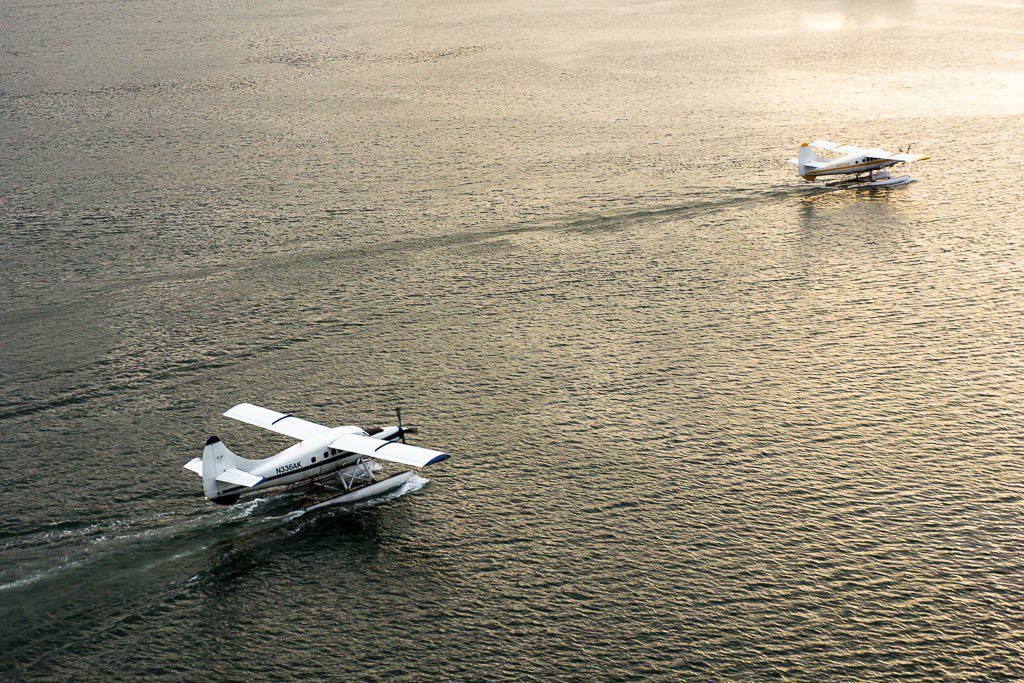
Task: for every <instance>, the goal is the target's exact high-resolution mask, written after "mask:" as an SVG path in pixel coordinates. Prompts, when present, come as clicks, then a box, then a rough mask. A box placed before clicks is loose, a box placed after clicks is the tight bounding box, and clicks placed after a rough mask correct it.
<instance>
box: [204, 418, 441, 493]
mask: <svg viewBox="0 0 1024 683" xmlns="http://www.w3.org/2000/svg"><path fill="white" fill-rule="evenodd" d="M397 412H398V425H396V426H394V427H378V428H376V429H371V430H369V431H364V430H363V429H362V428H360V427H333V428H332V427H324V426H323V425H318V424H316V423H315V422H309V421H307V420H302V419H300V418H297V417H294V416H293V415H288V414H285V413H278V412H276V411H273V410H268V409H267V408H261V407H259V406H254V405H252V404H251V403H239V404H238V405H237V406H235V407H233V408H231V409H230V410H228V411H227V412H226V413H224V416H225V417H230V418H233V419H235V420H239V421H240V422H245V423H246V424H251V425H255V426H257V427H263V428H264V429H269V430H270V431H272V432H277V433H278V434H284V435H285V436H290V437H292V438H293V439H299V443H297V444H295V445H294V446H291V447H290V448H286V449H285V450H283V451H281V452H280V453H278V454H277V455H272V456H270V457H269V458H264V459H262V460H246V459H245V458H242V457H240V456H238V455H235V454H234V453H232V452H231V451H230V450H229V449H228V447H227V446H225V445H224V442H223V441H221V440H220V439H218V438H217V437H216V436H211V437H210V438H209V439H207V440H206V448H204V449H203V457H202V458H193V459H192V460H190V461H189V462H188V463H186V464H185V469H187V470H191V471H192V472H195V473H196V474H198V475H199V476H201V477H202V478H203V491H204V492H205V493H206V497H207V498H209V499H210V500H211V501H213V502H214V503H219V504H221V505H233V504H234V503H236V502H237V501H238V499H239V497H240V496H241V495H242V494H245V493H252V492H254V491H262V490H264V489H268V488H274V487H278V486H291V487H296V488H299V487H302V488H306V487H312V488H322V489H323V490H325V491H328V492H330V493H331V494H332V495H331V496H330V497H329V498H327V499H325V500H321V501H319V502H318V503H316V504H314V505H310V506H309V507H307V508H306V510H307V511H309V510H315V509H319V508H321V507H327V506H329V505H341V504H346V503H353V502H355V501H358V500H363V499H365V498H371V497H373V496H378V495H381V494H383V493H386V492H388V491H391V490H393V489H396V488H398V487H399V486H401V485H402V484H404V483H406V482H407V481H409V480H410V479H411V478H412V477H413V476H414V473H413V472H411V471H408V470H407V471H405V472H399V473H398V474H393V475H391V476H390V477H386V478H382V479H378V478H377V472H379V471H380V470H381V466H380V464H379V463H377V462H374V461H375V460H386V461H388V462H397V463H401V464H403V465H411V466H413V467H426V466H428V465H433V464H434V463H437V462H441V461H442V460H447V459H448V457H449V455H448V453H443V452H441V451H433V450H430V449H428V448H419V447H418V446H409V445H407V444H406V443H405V435H406V434H415V433H416V428H415V427H412V426H408V427H406V426H403V425H402V412H401V410H399V411H397Z"/></svg>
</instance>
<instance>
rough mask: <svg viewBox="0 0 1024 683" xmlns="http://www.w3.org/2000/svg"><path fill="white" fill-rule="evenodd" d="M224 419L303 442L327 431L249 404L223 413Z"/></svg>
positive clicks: (320, 426) (314, 424)
mask: <svg viewBox="0 0 1024 683" xmlns="http://www.w3.org/2000/svg"><path fill="white" fill-rule="evenodd" d="M224 417H230V418H232V419H234V420H238V421H239V422H245V423H246V424H251V425H254V426H256V427H263V428H264V429H269V430H270V431H272V432H277V433H278V434H284V435H285V436H290V437H292V438H293V439H298V440H299V441H305V440H306V439H309V438H311V437H314V436H316V435H317V434H320V433H321V432H326V431H328V429H329V428H328V427H324V426H323V425H318V424H317V423H315V422H309V421H308V420H303V419H300V418H298V417H295V416H293V415H288V414H287V413H279V412H277V411H276V410H269V409H267V408H261V407H259V406H254V405H253V404H251V403H239V404H238V405H237V406H235V407H234V408H231V409H230V410H228V411H227V412H226V413H224Z"/></svg>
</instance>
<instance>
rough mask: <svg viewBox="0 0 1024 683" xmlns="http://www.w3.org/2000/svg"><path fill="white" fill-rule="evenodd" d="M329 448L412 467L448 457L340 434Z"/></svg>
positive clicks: (424, 449) (439, 453)
mask: <svg viewBox="0 0 1024 683" xmlns="http://www.w3.org/2000/svg"><path fill="white" fill-rule="evenodd" d="M330 447H331V448H337V449H338V450H341V451H346V452H348V453H358V454H359V455H366V456H369V457H371V458H376V459H378V460H387V461H389V462H398V463H401V464H403V465H412V466H413V467H426V466H427V465H433V464H434V463H435V462H441V461H442V460H447V459H448V458H449V457H450V456H449V455H448V454H447V453H442V452H441V451H432V450H430V449H429V448H420V447H419V446H409V445H407V444H404V443H398V442H397V441H383V440H381V439H374V438H371V437H369V436H360V435H359V434H342V435H341V436H339V437H338V438H337V439H335V440H334V441H332V442H331V443H330Z"/></svg>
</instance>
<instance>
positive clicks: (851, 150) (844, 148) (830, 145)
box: [807, 140, 868, 154]
mask: <svg viewBox="0 0 1024 683" xmlns="http://www.w3.org/2000/svg"><path fill="white" fill-rule="evenodd" d="M807 146H808V147H814V148H816V149H827V150H828V151H830V152H841V153H843V154H859V153H861V152H867V151H868V150H866V149H864V148H863V147H857V146H856V145H840V144H839V143H838V142H829V141H828V140H815V141H814V142H808V143H807Z"/></svg>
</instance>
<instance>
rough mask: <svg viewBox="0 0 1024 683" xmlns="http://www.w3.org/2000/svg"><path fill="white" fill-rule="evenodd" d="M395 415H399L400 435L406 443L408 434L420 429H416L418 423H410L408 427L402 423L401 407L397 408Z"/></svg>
mask: <svg viewBox="0 0 1024 683" xmlns="http://www.w3.org/2000/svg"><path fill="white" fill-rule="evenodd" d="M395 415H397V416H398V437H399V438H400V439H401V440H402V443H405V435H406V434H415V433H416V432H417V431H419V430H417V429H416V425H409V426H408V427H406V426H405V425H403V424H402V409H401V408H399V407H396V408H395Z"/></svg>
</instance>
